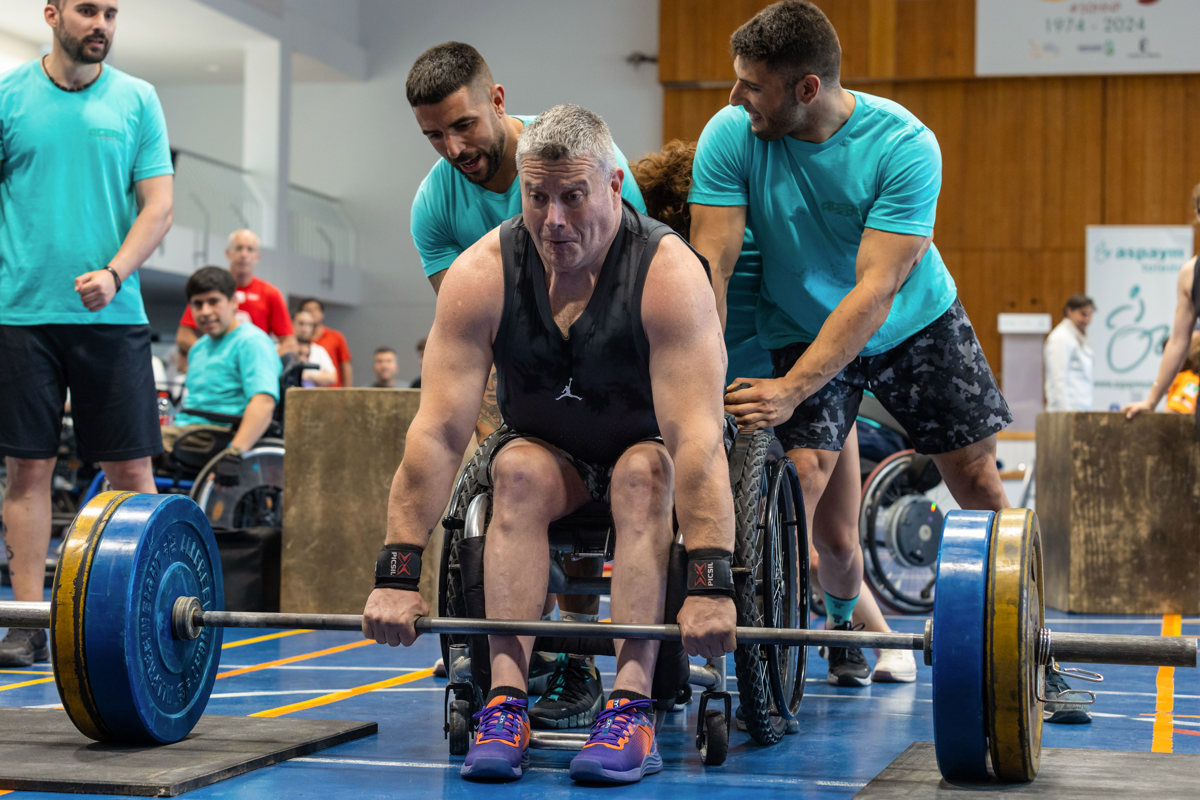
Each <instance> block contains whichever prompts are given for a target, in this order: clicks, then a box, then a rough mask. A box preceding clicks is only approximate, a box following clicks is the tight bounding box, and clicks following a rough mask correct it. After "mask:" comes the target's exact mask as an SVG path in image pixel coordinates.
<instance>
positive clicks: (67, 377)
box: [0, 0, 173, 667]
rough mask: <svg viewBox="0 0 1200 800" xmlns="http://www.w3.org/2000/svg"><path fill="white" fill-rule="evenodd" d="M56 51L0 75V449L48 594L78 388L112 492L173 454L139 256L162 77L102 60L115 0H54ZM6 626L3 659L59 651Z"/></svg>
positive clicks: (149, 230) (155, 220) (24, 592)
mask: <svg viewBox="0 0 1200 800" xmlns="http://www.w3.org/2000/svg"><path fill="white" fill-rule="evenodd" d="M43 15H44V17H45V20H46V23H47V24H48V25H49V26H50V28H51V30H52V32H53V39H52V42H51V47H50V52H49V53H48V54H47V55H45V56H43V57H42V58H41V59H38V60H36V61H31V62H29V63H27V64H23V65H21V66H19V67H16V68H14V69H12V70H10V71H8V72H7V73H5V74H4V75H2V76H0V376H3V378H0V455H3V456H6V457H7V464H8V485H7V496H6V500H5V504H4V523H5V525H6V526H7V529H8V532H7V536H6V540H5V543H6V545H7V547H8V560H9V570H10V574H11V575H12V585H13V595H14V597H15V598H16V599H17V600H22V601H40V600H41V599H42V593H43V586H42V584H43V582H44V576H45V559H46V549H47V547H48V545H49V540H50V485H51V479H52V477H53V474H54V463H55V455H56V453H57V450H58V442H59V435H60V432H61V428H62V418H63V407H64V401H65V398H66V395H67V392H68V390H69V391H70V393H71V413H72V415H73V418H74V423H75V432H76V442H77V445H78V452H79V457H80V458H81V459H82V460H83V461H89V462H99V463H100V466H101V467H102V468H103V469H104V473H105V475H106V476H107V478H108V480H109V482H110V483H111V484H112V486H113V488H115V489H127V490H133V491H140V492H153V491H154V475H153V472H152V469H151V465H150V457H151V456H152V455H154V454H156V453H159V452H161V451H162V439H161V436H160V434H159V427H158V412H157V407H156V400H157V395H156V392H155V386H154V375H153V371H152V368H151V357H150V329H149V326H147V324H146V312H145V310H144V308H143V306H142V298H141V292H140V290H139V286H138V274H137V271H138V269H139V268H140V267H141V266H142V263H143V262H144V261H145V260H146V259H147V258H148V257H149V256H150V254H151V253H152V252H154V249H155V248H156V247H158V245H159V242H160V241H161V240H162V237H163V235H164V234H165V233H166V232H167V229H168V228H169V227H170V224H171V214H172V207H173V206H172V203H173V200H172V168H171V153H170V149H169V147H168V145H167V131H166V124H165V123H164V121H163V113H162V108H161V107H160V105H159V102H158V97H157V96H156V94H155V92H154V87H152V86H151V85H150V84H148V83H146V82H145V81H142V80H138V79H137V78H133V77H131V76H129V75H126V74H125V73H123V72H121V71H120V70H117V69H114V68H113V67H110V66H108V65H106V64H104V63H103V62H104V57H105V56H106V55H107V53H108V49H109V46H110V45H111V44H112V39H113V35H114V34H115V33H116V17H117V3H116V0H87V1H86V2H85V1H84V0H51V1H50V2H48V3H46V4H45V5H44V9H43ZM48 655H49V654H48V648H47V646H46V637H45V633H44V632H43V631H40V630H30V629H20V628H13V629H10V630H9V632H8V635H7V636H6V637H5V639H4V642H3V643H0V667H7V666H26V665H29V664H32V663H34V662H35V661H42V660H46V659H47V658H48Z"/></svg>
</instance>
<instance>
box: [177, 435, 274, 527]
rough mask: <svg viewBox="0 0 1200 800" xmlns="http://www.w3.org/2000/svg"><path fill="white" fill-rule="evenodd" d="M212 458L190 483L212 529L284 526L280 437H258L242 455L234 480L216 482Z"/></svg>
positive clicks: (192, 495)
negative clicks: (234, 481)
mask: <svg viewBox="0 0 1200 800" xmlns="http://www.w3.org/2000/svg"><path fill="white" fill-rule="evenodd" d="M220 459H221V454H220V453H218V454H217V455H216V456H214V457H213V458H212V460H211V461H209V462H208V463H207V464H205V465H204V468H203V469H202V470H200V473H199V474H198V475H197V476H196V480H195V482H194V483H193V485H192V490H191V493H190V494H191V497H192V499H193V500H195V501H196V504H197V505H199V506H200V508H202V509H204V513H205V515H206V516H207V517H208V521H209V522H210V523H212V526H213V528H226V529H234V528H258V527H267V528H279V527H282V526H283V440H282V439H261V440H259V442H258V444H256V445H254V447H251V448H250V449H249V450H247V451H246V452H245V453H244V454H242V464H241V467H240V468H239V470H238V475H237V482H236V483H235V484H233V485H232V486H222V485H221V484H219V483H217V480H216V473H215V469H216V466H217V462H218V461H219V460H220Z"/></svg>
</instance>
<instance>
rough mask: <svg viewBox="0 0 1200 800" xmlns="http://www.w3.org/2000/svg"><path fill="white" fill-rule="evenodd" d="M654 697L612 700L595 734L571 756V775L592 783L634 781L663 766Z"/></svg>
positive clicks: (593, 727) (599, 721)
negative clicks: (653, 708) (650, 698)
mask: <svg viewBox="0 0 1200 800" xmlns="http://www.w3.org/2000/svg"><path fill="white" fill-rule="evenodd" d="M653 703H654V701H653V700H648V699H645V700H630V699H627V698H619V699H613V700H609V701H608V705H606V706H605V707H604V710H603V711H601V712H600V713H599V714H598V715H597V716H596V722H595V723H594V724H593V725H592V735H591V736H590V737H589V738H588V741H587V744H585V745H584V746H583V749H582V750H580V751H579V755H577V756H575V757H574V758H573V759H571V778H572V779H573V780H577V781H585V782H588V783H634V782H636V781H640V780H641V779H642V776H644V775H652V774H654V773H655V772H659V771H660V770H662V766H663V763H662V757H661V756H659V754H658V743H657V742H656V741H655V739H654V711H653V710H652V705H653Z"/></svg>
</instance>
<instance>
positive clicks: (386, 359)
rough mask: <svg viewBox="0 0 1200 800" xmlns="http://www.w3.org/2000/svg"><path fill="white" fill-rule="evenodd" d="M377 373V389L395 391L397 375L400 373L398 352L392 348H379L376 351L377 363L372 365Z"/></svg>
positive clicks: (375, 385) (375, 384)
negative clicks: (397, 362)
mask: <svg viewBox="0 0 1200 800" xmlns="http://www.w3.org/2000/svg"><path fill="white" fill-rule="evenodd" d="M371 366H372V368H373V369H374V371H375V383H373V384H371V385H372V386H373V387H375V388H376V389H395V388H396V373H397V372H399V371H400V368H399V365H397V364H396V351H395V350H393V349H392V348H390V347H379V348H376V350H375V361H374V363H373V364H372V365H371Z"/></svg>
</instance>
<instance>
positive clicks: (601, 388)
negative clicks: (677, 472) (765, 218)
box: [494, 204, 674, 464]
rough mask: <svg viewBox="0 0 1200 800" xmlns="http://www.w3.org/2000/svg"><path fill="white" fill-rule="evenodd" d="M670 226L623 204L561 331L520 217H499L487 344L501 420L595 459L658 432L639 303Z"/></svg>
mask: <svg viewBox="0 0 1200 800" xmlns="http://www.w3.org/2000/svg"><path fill="white" fill-rule="evenodd" d="M668 233H674V232H673V231H672V230H671V229H670V228H669V227H667V226H666V225H663V224H662V223H659V222H656V221H654V220H652V219H650V218H649V217H646V216H643V215H641V214H639V213H637V212H636V211H635V210H634V209H633V208H632V207H631V206H629V205H628V204H625V205H624V208H623V215H622V220H621V227H620V229H619V230H618V232H617V238H616V239H615V240H614V241H613V245H612V247H610V248H609V251H608V255H607V257H606V258H605V260H604V265H603V267H601V269H600V275H599V277H598V278H597V280H596V287H595V289H594V290H593V292H592V297H591V299H590V300H589V301H588V305H587V308H585V309H584V311H583V313H582V314H581V315H580V316H579V319H577V320H575V322H574V323H573V324H572V325H571V328H570V331H569V335H568V336H566V337H564V336H563V335H562V332H561V331H560V330H559V328H558V325H556V324H555V322H554V315H553V314H552V313H551V310H550V297H549V293H548V291H547V288H546V277H545V270H544V267H543V266H542V260H541V257H540V256H539V255H538V252H537V249H536V248H535V247H534V245H533V240H532V238H531V237H530V235H529V231H528V229H527V228H526V227H525V225H524V221H523V219H522V217H520V216H516V217H513V218H512V219H510V220H508V221H507V222H504V223H503V224H502V225H501V226H500V250H501V252H502V254H503V260H504V311H503V314H502V316H501V318H500V327H499V329H498V330H497V332H496V341H495V348H494V349H495V363H496V377H497V382H496V399H497V401H498V404H499V406H500V414H501V416H503V417H504V422H505V423H506V424H507V425H509V426H511V427H512V428H513V429H515V430H517V431H520V432H521V433H523V434H527V435H531V436H536V437H538V438H540V439H544V440H546V441H547V442H549V443H550V444H553V445H554V446H555V447H558V448H559V449H561V450H565V451H566V452H568V453H570V454H571V455H572V456H574V457H576V458H579V459H582V460H584V461H588V462H592V463H596V464H612V463H614V462H615V461H616V460H617V458H618V457H619V456H620V455H621V453H622V452H624V451H625V450H626V449H627V448H628V447H629V446H630V445H632V444H635V443H636V442H639V441H641V440H643V439H647V438H651V437H654V436H657V435H658V421H657V420H656V418H655V416H654V400H653V397H652V395H651V391H650V361H649V351H650V348H649V343H648V342H647V340H646V332H645V330H644V329H643V328H642V314H641V309H642V289H643V287H644V286H645V282H646V272H647V269H648V268H649V266H650V261H651V259H652V258H653V257H654V253H655V251H656V250H657V249H658V243H659V240H661V239H662V237H663V235H664V234H668Z"/></svg>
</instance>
